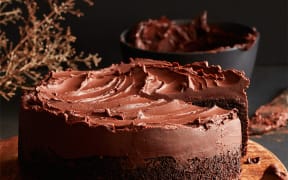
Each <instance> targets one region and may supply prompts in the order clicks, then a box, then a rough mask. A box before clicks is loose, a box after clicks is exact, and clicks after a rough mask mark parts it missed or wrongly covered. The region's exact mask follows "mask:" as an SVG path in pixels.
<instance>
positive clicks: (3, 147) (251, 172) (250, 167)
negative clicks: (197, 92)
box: [0, 136, 287, 180]
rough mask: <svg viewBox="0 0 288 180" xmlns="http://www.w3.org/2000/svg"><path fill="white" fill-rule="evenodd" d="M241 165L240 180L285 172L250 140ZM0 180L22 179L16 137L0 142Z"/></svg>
mask: <svg viewBox="0 0 288 180" xmlns="http://www.w3.org/2000/svg"><path fill="white" fill-rule="evenodd" d="M256 157H259V159H260V160H259V162H258V163H256V164H253V163H252V164H247V163H245V162H246V161H247V158H250V159H253V158H256ZM241 163H242V165H241V169H242V171H241V180H246V179H247V180H248V179H249V180H259V179H260V178H261V177H262V175H263V173H264V171H265V170H266V168H267V167H268V166H269V165H271V164H275V165H277V166H278V168H279V169H280V170H281V171H283V172H287V170H286V168H285V166H284V165H283V164H282V163H281V161H280V160H279V159H278V158H277V157H276V156H275V155H274V154H273V153H271V152H270V151H269V150H267V149H266V148H265V147H263V146H261V145H260V144H258V143H256V142H254V141H252V140H249V141H248V153H247V155H246V156H245V157H243V158H242V159H241ZM0 179H1V180H14V179H23V178H22V177H21V174H20V168H19V164H18V137H17V136H15V137H11V138H9V139H5V140H0Z"/></svg>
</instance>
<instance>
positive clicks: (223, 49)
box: [120, 12, 260, 78]
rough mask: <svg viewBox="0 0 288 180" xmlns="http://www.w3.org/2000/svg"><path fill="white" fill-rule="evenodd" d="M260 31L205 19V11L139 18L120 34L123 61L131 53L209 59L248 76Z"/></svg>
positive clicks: (170, 58)
mask: <svg viewBox="0 0 288 180" xmlns="http://www.w3.org/2000/svg"><path fill="white" fill-rule="evenodd" d="M259 38H260V33H259V32H258V31H257V30H256V28H254V27H249V26H247V25H243V24H238V23H232V22H219V23H209V24H208V23H207V13H206V12H204V13H203V14H202V15H201V16H199V17H197V18H195V19H193V20H191V19H180V20H170V19H168V18H166V17H162V18H160V19H149V20H147V21H142V22H140V23H138V24H136V25H134V26H132V27H130V28H128V29H126V30H124V31H123V32H122V33H121V35H120V46H121V52H122V56H123V58H124V61H128V60H129V58H130V57H142V58H150V59H157V60H167V61H177V62H179V63H181V64H183V65H184V64H189V63H192V62H195V61H208V63H209V64H214V65H220V66H221V67H222V68H224V69H230V68H235V69H238V70H242V71H244V72H245V74H246V76H247V77H249V78H251V76H252V72H253V68H254V64H255V61H256V55H257V50H258V43H259Z"/></svg>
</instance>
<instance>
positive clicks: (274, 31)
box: [0, 0, 288, 167]
mask: <svg viewBox="0 0 288 180" xmlns="http://www.w3.org/2000/svg"><path fill="white" fill-rule="evenodd" d="M76 1H77V2H79V1H80V0H76ZM42 2H43V1H41V3H42ZM80 5H81V7H80V6H79V7H80V8H81V10H82V11H83V12H84V13H85V16H84V17H81V18H76V17H68V18H67V21H66V24H68V25H70V26H71V29H72V32H73V34H74V35H75V36H76V37H77V41H76V43H75V47H76V49H77V50H78V51H79V52H80V51H85V52H87V53H89V52H90V53H98V54H99V55H100V56H101V57H102V58H103V60H102V62H101V63H100V67H104V66H108V65H110V64H111V63H117V62H119V61H121V54H120V45H119V35H120V33H121V32H122V31H123V30H124V29H125V28H127V27H130V26H131V25H133V24H134V23H137V22H139V21H141V20H144V19H148V18H159V17H160V16H167V17H168V18H170V19H180V18H184V19H188V18H193V17H195V16H197V15H199V14H200V13H201V12H202V11H204V10H207V11H208V21H210V22H219V21H225V22H229V21H230V22H236V23H241V24H246V25H249V26H255V27H256V28H257V29H258V31H259V32H260V34H261V38H260V44H259V50H258V57H257V60H256V66H255V68H254V73H253V77H252V78H251V84H250V87H249V89H248V92H247V94H248V100H249V114H250V115H252V114H253V113H254V112H255V110H256V109H257V108H258V107H259V106H261V105H263V104H265V103H267V102H269V101H271V99H273V97H275V96H276V95H277V94H279V92H281V91H282V90H283V89H285V88H288V1H287V0H275V1H263V0H262V1H260V0H241V1H239V0H238V1H232V0H217V1H213V0H210V1H208V0H194V1H193V0H178V1H175V0H166V1H164V0H154V1H152V0H145V1H134V0H121V1H117V0H113V1H112V0H96V2H95V5H94V6H93V7H88V6H87V5H84V4H80ZM0 28H2V27H0ZM10 33H12V34H13V32H12V31H11V32H10ZM19 99H20V95H19V94H18V95H17V96H16V97H14V98H13V99H12V100H11V101H10V102H7V101H5V100H3V99H1V98H0V140H1V139H2V138H8V137H11V136H15V135H18V112H19V108H20V102H19ZM286 129H287V128H286ZM252 139H253V140H255V141H256V142H259V143H261V144H262V145H263V146H265V147H266V148H268V149H269V150H271V151H272V152H273V153H275V154H276V155H277V156H278V157H279V158H280V159H281V161H282V162H283V163H284V164H285V166H286V167H288V156H287V151H288V133H287V131H286V133H281V132H280V131H279V132H275V133H274V134H268V135H265V136H260V137H259V138H255V137H254V138H252Z"/></svg>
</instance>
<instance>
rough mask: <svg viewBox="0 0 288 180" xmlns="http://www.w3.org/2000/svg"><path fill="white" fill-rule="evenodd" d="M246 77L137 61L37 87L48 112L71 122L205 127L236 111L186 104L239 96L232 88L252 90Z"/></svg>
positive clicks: (56, 76)
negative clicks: (215, 117) (215, 118)
mask: <svg viewBox="0 0 288 180" xmlns="http://www.w3.org/2000/svg"><path fill="white" fill-rule="evenodd" d="M201 66H203V67H204V69H203V68H201V69H200V67H201ZM198 68H199V69H200V70H199V69H198ZM241 76H242V74H241V73H239V72H238V71H235V72H234V71H232V70H231V71H222V70H221V69H220V68H219V67H217V66H214V67H208V66H207V64H205V63H203V64H194V65H193V66H191V67H183V66H179V65H178V64H171V63H168V62H157V61H152V60H140V61H139V60H136V61H133V62H132V63H130V64H120V65H113V66H111V67H109V68H106V69H103V70H100V71H84V72H81V71H66V72H59V73H52V74H51V77H50V78H49V80H48V81H46V82H44V83H43V84H42V85H40V86H38V87H37V89H36V91H37V92H36V98H37V99H38V100H39V101H41V102H42V103H44V105H45V106H44V108H47V110H51V109H52V110H55V111H56V112H58V113H59V112H64V113H66V112H67V113H66V116H67V120H68V122H69V123H73V122H74V121H75V122H77V121H84V122H87V123H88V124H89V125H90V126H97V125H107V123H108V122H111V124H110V125H111V128H114V127H113V126H114V125H116V126H123V125H130V124H131V123H132V124H138V125H139V126H141V125H144V124H150V125H157V124H191V123H192V124H193V123H194V120H195V122H196V119H197V123H198V124H205V123H207V120H206V119H207V118H208V119H209V118H210V117H211V116H212V115H217V114H219V115H222V114H224V115H226V114H227V113H229V112H230V110H224V109H221V108H219V107H217V106H215V107H213V108H209V107H198V106H194V105H191V104H187V103H185V102H184V101H187V100H189V99H188V98H187V97H190V98H191V95H193V94H194V95H195V98H199V96H203V97H204V96H206V98H208V99H209V97H210V98H213V96H214V94H215V93H216V92H217V91H219V92H220V91H223V92H222V93H223V95H225V96H227V94H228V95H229V94H230V96H232V97H233V96H234V97H236V98H237V95H238V94H241V93H243V92H237V90H238V89H235V90H233V91H231V88H233V87H235V84H239V86H247V82H245V81H243V82H241V81H242V79H241ZM239 89H240V88H239ZM242 89H243V88H242ZM225 90H227V91H225ZM217 96H219V95H218V93H217ZM238 98H241V97H238ZM167 115H168V116H169V121H167ZM108 124H109V123H108ZM113 124H114V125H113Z"/></svg>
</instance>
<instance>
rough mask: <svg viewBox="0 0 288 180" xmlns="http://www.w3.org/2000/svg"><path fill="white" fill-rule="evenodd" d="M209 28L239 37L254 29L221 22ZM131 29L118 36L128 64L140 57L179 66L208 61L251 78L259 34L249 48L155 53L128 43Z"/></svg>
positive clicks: (211, 24)
mask: <svg viewBox="0 0 288 180" xmlns="http://www.w3.org/2000/svg"><path fill="white" fill-rule="evenodd" d="M174 21H175V22H176V23H185V22H186V23H187V22H190V21H191V20H174ZM209 26H217V27H219V28H220V29H223V30H224V31H225V32H229V33H230V32H231V33H233V34H234V33H235V34H239V35H243V34H245V33H247V34H248V33H252V34H253V33H254V34H255V29H254V28H252V27H249V26H246V25H243V24H237V23H230V22H223V23H209ZM131 30H132V27H131V28H128V29H126V30H124V31H123V32H122V33H121V35H120V47H121V53H122V58H123V60H124V61H126V62H128V61H129V58H131V57H132V58H135V57H141V58H150V59H156V60H167V61H172V62H173V61H177V62H179V63H180V64H183V65H184V64H188V63H192V62H195V61H204V60H205V61H208V63H209V64H210V65H211V64H213V65H220V66H221V67H222V68H223V69H231V68H235V69H238V70H242V71H244V72H245V74H246V76H247V77H249V78H251V77H252V73H253V68H254V64H255V61H256V55H257V50H258V44H259V38H260V34H259V32H256V40H255V41H254V43H253V44H252V45H251V46H250V47H249V48H245V49H243V48H239V47H237V46H236V47H231V48H225V49H223V50H220V51H219V50H216V51H213V50H208V51H195V52H157V51H151V50H143V49H140V48H137V47H134V46H133V45H132V44H131V43H130V42H129V41H128V36H129V33H130V32H131Z"/></svg>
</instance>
